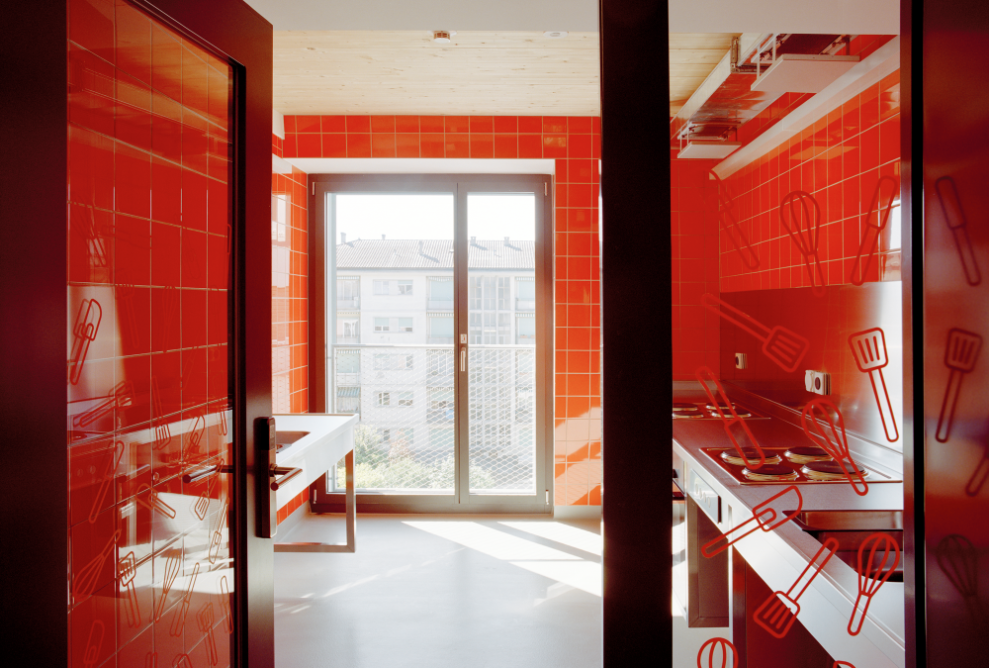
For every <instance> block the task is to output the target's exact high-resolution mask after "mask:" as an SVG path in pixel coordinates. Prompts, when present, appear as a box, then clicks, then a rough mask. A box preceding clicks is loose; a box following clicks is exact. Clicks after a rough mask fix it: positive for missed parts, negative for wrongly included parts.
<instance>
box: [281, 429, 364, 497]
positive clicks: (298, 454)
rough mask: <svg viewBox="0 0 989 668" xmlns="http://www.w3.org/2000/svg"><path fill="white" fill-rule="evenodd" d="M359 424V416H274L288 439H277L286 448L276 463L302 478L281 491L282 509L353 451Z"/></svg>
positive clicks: (283, 448) (289, 483)
mask: <svg viewBox="0 0 989 668" xmlns="http://www.w3.org/2000/svg"><path fill="white" fill-rule="evenodd" d="M359 421H360V416H359V415H308V414H301V415H275V429H276V430H277V431H278V434H284V435H285V438H277V439H276V440H277V441H278V443H279V444H281V445H283V447H282V449H281V450H279V451H278V453H277V455H276V456H275V463H276V464H278V466H287V467H291V468H301V469H302V475H299V476H296V477H295V478H293V479H292V480H290V481H289V482H288V484H286V485H284V486H283V487H280V488H279V489H278V492H277V495H278V496H277V498H278V508H279V509H281V508H282V507H284V506H286V505H288V502H289V501H291V500H292V499H293V498H295V497H296V496H297V495H298V494H299V493H300V492H302V490H304V489H306V488H307V487H309V485H311V484H312V483H313V482H314V481H316V480H318V479H319V477H320V476H321V475H323V474H324V473H326V472H327V471H329V470H330V469H332V468H333V467H334V466H336V465H337V462H339V461H340V460H341V459H342V458H343V456H344V455H346V454H347V453H348V452H350V451H351V450H353V449H354V427H355V426H356V425H357V423H358V422H359Z"/></svg>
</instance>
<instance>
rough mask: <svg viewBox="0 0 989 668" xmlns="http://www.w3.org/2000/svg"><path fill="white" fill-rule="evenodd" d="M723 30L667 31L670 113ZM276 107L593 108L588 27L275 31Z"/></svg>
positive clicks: (578, 111) (594, 72)
mask: <svg viewBox="0 0 989 668" xmlns="http://www.w3.org/2000/svg"><path fill="white" fill-rule="evenodd" d="M731 37H732V36H731V35H724V34H716V35H715V34H682V33H675V34H671V35H670V100H671V104H670V109H671V111H670V114H671V115H672V114H674V113H675V112H676V111H677V110H678V109H679V108H680V106H682V104H683V102H684V101H686V99H687V98H688V97H690V94H691V93H692V92H693V91H694V90H695V89H696V88H697V86H698V85H700V83H701V82H702V81H703V80H704V77H706V76H707V75H708V73H709V72H710V71H711V70H712V69H713V68H714V66H715V65H716V64H717V63H718V61H719V60H720V59H721V58H722V57H723V56H724V55H725V53H727V51H728V48H729V46H730V44H731ZM274 41H275V53H274V95H275V99H274V106H275V109H277V110H278V111H281V112H282V113H284V114H386V115H387V114H422V115H433V114H435V115H469V114H476V115H507V116H515V115H534V116H568V115H569V116H596V115H598V114H600V113H601V107H600V88H599V86H600V84H599V72H600V64H599V60H598V34H597V33H590V32H584V33H570V34H569V35H568V36H567V37H566V38H564V39H548V38H546V37H544V36H543V34H542V33H539V32H462V33H459V34H457V35H455V36H454V37H453V41H452V42H451V43H449V44H438V43H435V42H433V40H432V34H431V33H428V32H424V31H387V30H373V31H370V30H368V31H361V30H340V31H297V30H296V31H276V32H275V40H274Z"/></svg>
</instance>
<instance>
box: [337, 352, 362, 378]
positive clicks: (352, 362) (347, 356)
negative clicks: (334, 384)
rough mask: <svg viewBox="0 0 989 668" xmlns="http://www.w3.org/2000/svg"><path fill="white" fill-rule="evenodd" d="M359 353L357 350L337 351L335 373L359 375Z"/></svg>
mask: <svg viewBox="0 0 989 668" xmlns="http://www.w3.org/2000/svg"><path fill="white" fill-rule="evenodd" d="M360 372H361V353H360V351H359V350H338V351H337V373H360Z"/></svg>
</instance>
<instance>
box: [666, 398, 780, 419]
mask: <svg viewBox="0 0 989 668" xmlns="http://www.w3.org/2000/svg"><path fill="white" fill-rule="evenodd" d="M731 407H732V409H734V411H735V414H736V415H738V417H740V418H742V419H743V420H768V419H769V418H768V417H766V416H765V415H761V414H758V413H756V412H754V411H752V410H750V409H748V408H746V407H744V406H742V405H740V404H736V403H733V404H732V406H731ZM720 408H721V412H722V413H723V414H724V416H725V418H726V419H728V420H733V419H735V416H734V415H732V413H731V410H730V409H729V408H728V406H727V405H725V404H721V405H720ZM673 419H674V420H720V419H721V417H720V416H719V415H718V411H717V408H715V405H714V404H712V403H710V402H707V401H689V402H687V401H678V402H674V404H673Z"/></svg>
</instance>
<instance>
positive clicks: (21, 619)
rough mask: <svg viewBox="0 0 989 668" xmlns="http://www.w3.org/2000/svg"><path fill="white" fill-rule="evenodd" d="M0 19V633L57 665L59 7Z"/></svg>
mask: <svg viewBox="0 0 989 668" xmlns="http://www.w3.org/2000/svg"><path fill="white" fill-rule="evenodd" d="M3 15H4V25H6V26H8V28H7V29H6V30H4V38H3V40H2V47H0V53H2V54H3V56H2V61H3V64H4V65H3V68H0V70H2V71H0V82H2V83H0V90H3V99H4V104H3V110H2V111H0V119H2V125H0V127H2V129H3V137H4V147H3V152H2V157H0V202H2V203H3V204H2V211H3V214H2V222H0V286H2V290H0V407H2V408H0V413H2V415H3V422H4V429H3V444H4V448H5V450H6V452H7V453H8V462H9V464H8V465H9V466H11V467H12V468H11V469H10V470H9V471H8V475H7V476H5V481H4V486H3V513H2V517H3V524H2V527H3V551H2V554H3V562H2V569H3V570H2V571H0V572H2V573H3V574H4V576H5V577H4V601H5V605H4V614H3V620H4V621H3V629H4V636H5V637H6V638H8V639H9V643H10V644H13V643H15V642H16V646H19V647H21V648H22V649H21V651H25V652H29V653H30V663H32V664H35V665H38V666H64V665H65V663H66V657H67V656H68V642H67V636H68V633H67V625H66V619H67V618H66V614H65V609H66V563H67V554H66V553H67V549H68V538H67V530H66V529H67V527H68V518H67V509H68V488H67V486H66V483H65V481H66V479H67V477H68V476H67V461H68V457H67V454H66V449H67V446H66V434H65V415H66V413H65V386H66V359H67V355H66V352H65V346H66V335H65V322H66V306H65V304H66V299H65V294H66V293H65V279H66V241H67V240H66V229H67V228H66V203H65V201H66V196H65V193H66V174H67V171H68V170H67V166H68V161H67V154H66V137H67V123H68V116H67V114H68V111H67V110H68V96H67V65H66V63H67V59H66V47H67V34H66V26H67V22H66V3H65V0H39V1H38V2H29V3H24V2H22V3H6V4H5V6H4V10H3ZM15 639H16V640H15ZM28 648H30V649H28Z"/></svg>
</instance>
